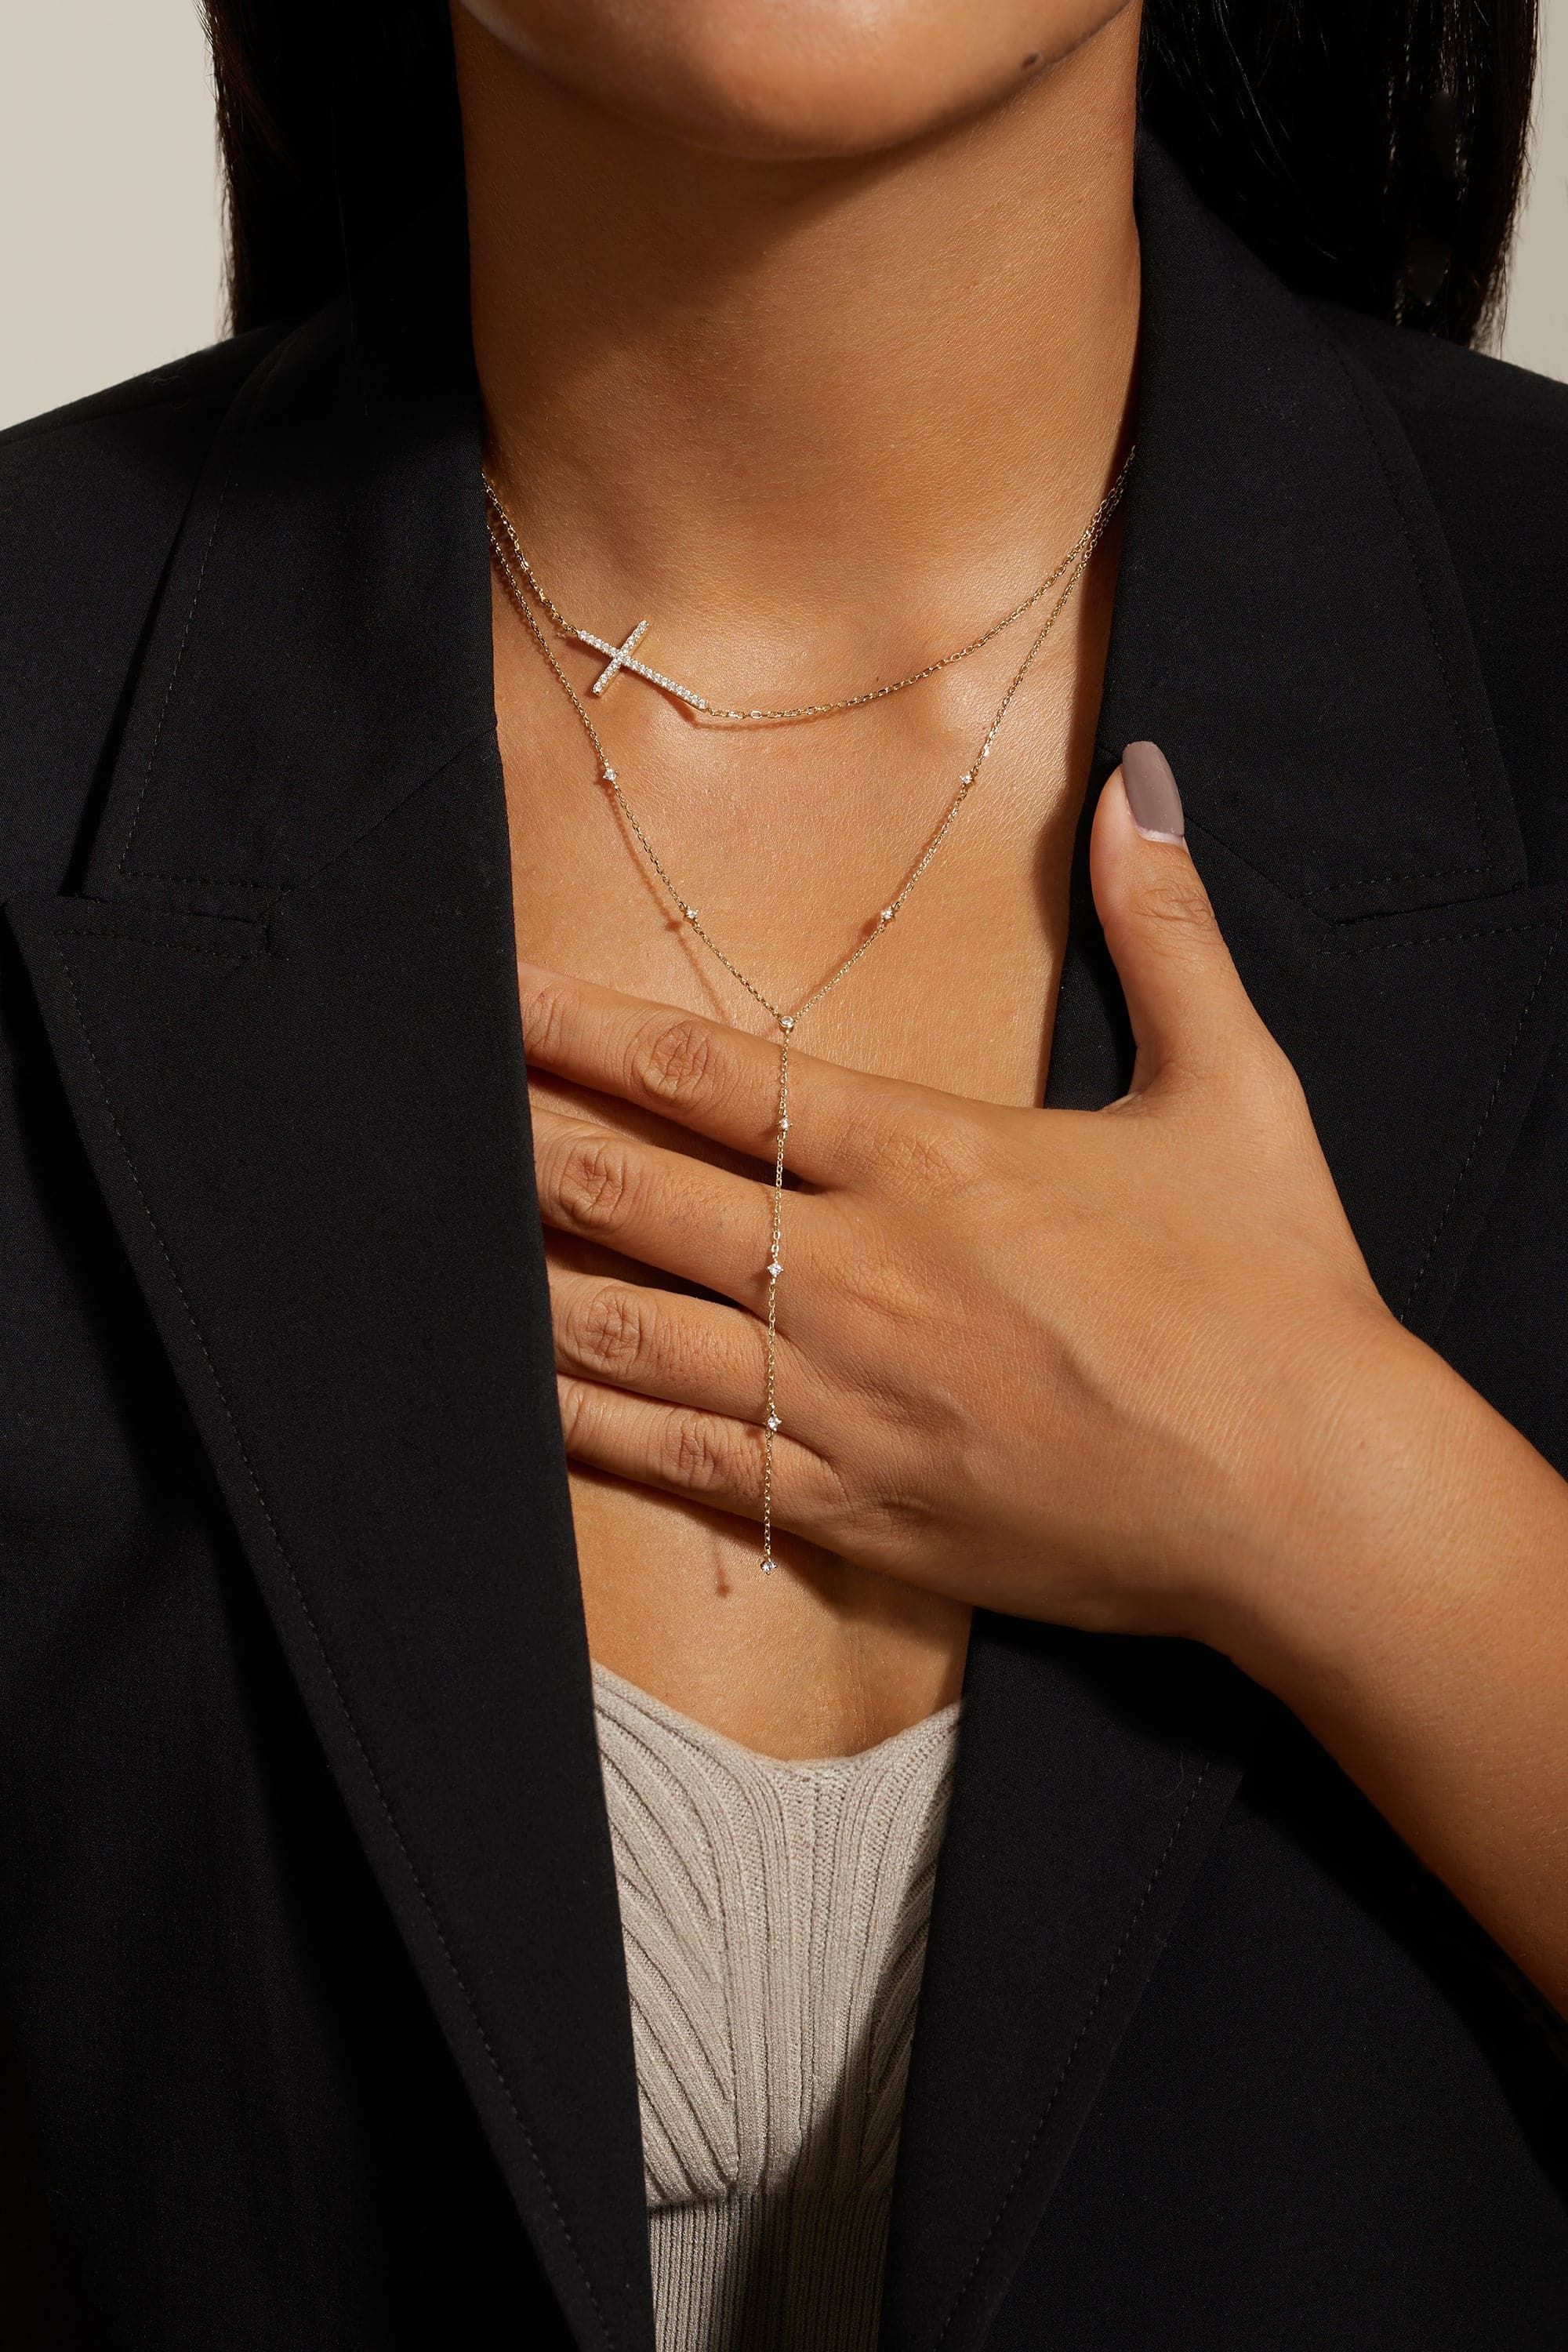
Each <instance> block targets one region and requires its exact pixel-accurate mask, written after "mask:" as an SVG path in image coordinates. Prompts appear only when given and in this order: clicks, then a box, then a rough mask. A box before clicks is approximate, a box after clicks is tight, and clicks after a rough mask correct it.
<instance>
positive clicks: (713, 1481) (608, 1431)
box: [555, 1372, 841, 1545]
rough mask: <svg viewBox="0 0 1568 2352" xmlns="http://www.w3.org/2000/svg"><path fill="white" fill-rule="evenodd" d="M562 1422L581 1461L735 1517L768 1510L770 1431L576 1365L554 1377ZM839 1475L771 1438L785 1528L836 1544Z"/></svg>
mask: <svg viewBox="0 0 1568 2352" xmlns="http://www.w3.org/2000/svg"><path fill="white" fill-rule="evenodd" d="M555 1385H556V1389H557V1391H558V1393H559V1395H560V1399H561V1427H562V1431H563V1435H564V1437H565V1440H566V1451H567V1453H568V1454H569V1455H570V1456H571V1458H572V1460H573V1461H574V1462H581V1463H583V1464H584V1465H585V1466H587V1467H588V1468H590V1469H594V1470H608V1471H610V1472H612V1473H613V1474H614V1475H616V1477H618V1478H630V1479H632V1480H633V1481H634V1482H635V1483H636V1484H637V1486H657V1487H658V1488H660V1489H661V1490H662V1491H663V1492H664V1493H666V1494H671V1495H685V1496H689V1498H690V1499H691V1501H693V1502H698V1503H707V1504H709V1505H710V1507H712V1508H713V1509H715V1510H721V1511H732V1512H733V1513H734V1514H735V1515H736V1517H739V1518H743V1519H760V1518H761V1517H762V1516H763V1433H762V1431H761V1429H760V1428H758V1427H757V1426H756V1425H755V1424H754V1423H750V1422H745V1421H736V1420H731V1419H730V1418H729V1416H728V1415H726V1414H723V1413H718V1412H703V1411H702V1410H701V1409H700V1407H698V1406H694V1405H680V1404H662V1403H657V1402H654V1401H653V1400H652V1399H650V1398H647V1397H639V1396H627V1395H626V1394H625V1393H623V1392H622V1391H619V1390H617V1389H610V1388H602V1387H600V1386H598V1385H597V1384H596V1383H595V1382H594V1381H583V1380H578V1379H576V1378H574V1376H573V1375H572V1374H570V1373H564V1372H563V1373H560V1374H558V1375H557V1377H556V1383H555ZM840 1500H841V1497H840V1496H839V1492H838V1486H837V1480H836V1479H835V1477H834V1475H833V1473H832V1471H831V1470H830V1469H829V1468H828V1466H827V1465H826V1463H825V1462H824V1461H823V1460H822V1458H821V1456H820V1455H818V1454H814V1453H813V1452H812V1451H811V1450H810V1448H809V1447H808V1446H805V1445H800V1444H796V1443H795V1440H794V1439H793V1438H790V1437H788V1436H787V1435H781V1436H778V1437H776V1438H775V1439H774V1441H773V1516H774V1517H775V1519H776V1520H777V1522H778V1524H779V1525H780V1527H784V1528H790V1529H792V1530H793V1532H794V1533H795V1534H796V1535H802V1536H805V1537H806V1538H808V1539H810V1540H811V1541H813V1542H817V1543H827V1544H829V1545H831V1541H832V1531H833V1528H834V1525H835V1512H836V1507H837V1505H838V1504H839V1502H840Z"/></svg>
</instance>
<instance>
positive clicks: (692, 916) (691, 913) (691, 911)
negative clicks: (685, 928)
mask: <svg viewBox="0 0 1568 2352" xmlns="http://www.w3.org/2000/svg"><path fill="white" fill-rule="evenodd" d="M686 919H687V921H688V922H689V923H694V922H695V921H696V920H697V909H696V908H695V907H688V908H687V909H686Z"/></svg>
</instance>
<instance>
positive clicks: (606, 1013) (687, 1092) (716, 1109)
mask: <svg viewBox="0 0 1568 2352" xmlns="http://www.w3.org/2000/svg"><path fill="white" fill-rule="evenodd" d="M518 978H519V986H520V992H521V1003H522V1029H523V1041H524V1044H525V1045H526V1046H527V1050H528V1058H529V1060H530V1061H531V1062H532V1063H534V1064H536V1065H537V1066H539V1067H540V1068H542V1069H546V1070H550V1071H552V1072H553V1073H554V1074H555V1076H558V1077H563V1078H568V1079H572V1080H574V1081H575V1083H576V1084H578V1085H579V1086H585V1087H593V1088H595V1091H596V1092H598V1093H600V1094H606V1095H617V1096H619V1097H621V1099H622V1100H623V1101H626V1102H631V1103H637V1104H639V1105H641V1106H642V1107H643V1108H645V1109H647V1110H655V1111H659V1112H662V1113H663V1115H664V1116H665V1117H666V1118H673V1119H678V1120H679V1122H680V1124H681V1125H682V1126H683V1127H690V1128H694V1129H696V1130H697V1131H698V1133H699V1134H701V1135H708V1136H711V1137H712V1138H713V1139H714V1141H715V1142H717V1143H726V1144H729V1145H731V1147H732V1148H733V1149H734V1150H738V1151H744V1152H746V1153H748V1154H750V1155H751V1156H752V1158H753V1159H758V1160H764V1161H767V1162H769V1163H771V1162H772V1160H773V1150H774V1145H775V1141H776V1139H777V1135H778V1100H779V1045H780V1044H781V1043H782V1038H781V1037H779V1036H776V1035H775V1036H773V1037H752V1036H748V1035H747V1034H745V1033H744V1032H743V1031H742V1030H739V1029H727V1028H726V1027H725V1026H724V1025H723V1024H722V1023H721V1022H718V1021H709V1020H706V1019H704V1018H703V1016H702V1015H701V1014H700V1013H682V1012H680V1011H679V1010H678V1009H677V1008H676V1007H675V1006H674V1005H669V1004H650V1003H647V1002H646V1001H645V1000H643V999H642V998H640V997H633V996H621V995H618V994H617V993H616V992H615V991H614V990H613V989H608V988H596V987H594V986H593V985H591V984H590V983H589V982H586V981H580V980H573V979H571V978H570V977H569V976H568V975H567V974H565V973H563V972H557V971H542V970H540V969H539V968H538V967H537V966H535V965H531V964H520V965H519V966H518ZM789 1065H790V1103H789V1132H788V1134H787V1136H786V1138H785V1150H784V1159H785V1161H786V1164H787V1165H788V1166H789V1167H790V1168H791V1169H793V1170H794V1171H795V1173H796V1174H798V1175H801V1176H804V1177H805V1179H806V1180H807V1181H808V1182H810V1183H814V1184H834V1183H843V1182H847V1181H850V1180H851V1179H852V1178H853V1177H854V1176H855V1175H857V1174H858V1173H859V1172H860V1171H862V1170H863V1169H864V1168H865V1167H866V1166H867V1165H868V1163H869V1162H871V1161H874V1160H875V1158H876V1156H877V1152H876V1139H877V1137H878V1134H879V1132H880V1131H882V1130H884V1129H889V1127H891V1126H892V1125H894V1124H896V1123H897V1122H898V1120H899V1119H900V1116H901V1115H902V1116H906V1117H907V1116H909V1115H910V1114H912V1113H914V1112H916V1111H918V1108H919V1106H920V1104H921V1100H922V1098H923V1097H924V1095H925V1089H923V1088H921V1087H905V1086H902V1085H900V1083H899V1081H898V1080H897V1079H893V1078H879V1077H869V1076H866V1075H865V1074H864V1073H862V1072H860V1071H858V1070H843V1069H840V1068H838V1067H837V1065H835V1064H834V1063H831V1062H821V1061H818V1060H817V1059H816V1056H815V1055H809V1054H802V1053H799V1052H797V1051H796V1050H795V1046H794V1045H793V1044H792V1045H791V1047H790V1057H789ZM935 1099H938V1100H940V1099H942V1097H935ZM657 1263H658V1264H661V1265H662V1264H664V1263H666V1261H664V1260H662V1259H660V1260H658V1261H657Z"/></svg>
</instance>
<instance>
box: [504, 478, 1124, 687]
mask: <svg viewBox="0 0 1568 2352" xmlns="http://www.w3.org/2000/svg"><path fill="white" fill-rule="evenodd" d="M1122 471H1123V473H1125V471H1126V468H1125V467H1123V469H1122ZM484 485H485V502H486V504H487V506H488V507H489V513H490V521H491V526H492V529H499V530H500V534H501V536H502V537H503V538H504V540H505V541H506V543H507V546H508V549H509V551H510V556H511V560H512V562H513V563H514V564H515V565H516V567H517V570H518V572H520V573H521V577H522V579H523V580H524V581H525V582H526V583H527V586H528V590H529V593H530V594H531V596H532V598H533V600H534V603H535V604H538V606H539V608H540V610H541V611H542V613H544V614H547V616H548V617H549V619H550V621H551V623H552V625H553V626H554V628H555V629H556V631H557V632H558V634H559V635H562V636H563V637H573V638H575V640H576V641H577V643H578V644H579V645H584V646H590V647H591V648H592V649H593V651H594V652H595V653H600V654H603V655H604V656H605V667H604V668H603V669H602V670H601V671H600V673H599V675H598V677H596V678H595V680H594V683H593V685H592V686H591V687H590V688H589V689H588V690H589V692H590V693H591V694H592V695H594V696H595V697H597V696H599V695H602V694H603V693H604V691H605V688H606V687H609V686H611V685H613V684H614V682H615V680H616V678H617V677H620V675H621V674H622V672H623V671H625V672H626V675H627V676H628V677H640V678H643V679H645V680H646V681H647V684H648V685H649V686H657V687H658V688H660V690H661V691H662V692H663V693H665V694H668V695H671V696H673V698H674V699H675V700H676V701H677V702H683V703H685V704H686V706H687V708H688V709H691V710H696V711H700V713H701V714H702V716H703V717H704V718H706V719H719V720H731V721H737V720H739V721H749V720H752V719H757V720H780V719H826V718H828V717H829V716H831V714H832V713H833V712H835V711H837V710H858V709H860V708H861V707H862V706H863V705H864V704H866V703H868V702H880V701H881V700H882V699H883V698H885V697H886V696H888V695H889V694H902V693H903V692H904V690H905V689H906V688H908V687H911V686H921V685H923V684H924V682H925V680H926V679H927V678H928V677H935V676H936V675H937V673H938V671H939V670H944V669H949V668H951V667H952V664H953V663H954V662H961V661H967V660H968V658H969V656H970V655H971V654H977V653H979V651H980V650H981V648H982V646H988V645H989V644H990V643H991V640H992V638H993V637H999V636H1000V635H1001V634H1002V632H1003V630H1004V629H1010V628H1011V627H1012V625H1013V624H1014V622H1015V621H1021V620H1022V619H1023V617H1024V615H1025V614H1026V613H1029V612H1032V611H1033V610H1034V608H1035V606H1036V605H1037V604H1038V603H1039V602H1040V599H1041V598H1042V597H1043V596H1046V595H1048V594H1049V593H1050V591H1051V590H1052V589H1053V588H1054V587H1055V586H1056V584H1057V583H1058V580H1060V579H1061V578H1062V576H1063V574H1064V573H1065V572H1068V570H1070V568H1071V567H1072V565H1073V564H1074V563H1075V562H1077V561H1078V560H1079V557H1080V556H1082V555H1084V554H1086V553H1088V552H1089V551H1092V549H1093V546H1094V543H1095V541H1097V540H1098V539H1099V537H1100V532H1101V531H1102V530H1104V529H1105V525H1106V523H1107V521H1108V520H1109V519H1110V511H1111V509H1112V507H1113V506H1114V505H1115V502H1116V500H1117V499H1118V498H1119V497H1120V496H1121V476H1120V475H1119V476H1118V477H1117V480H1116V482H1115V484H1114V485H1113V486H1112V488H1111V490H1110V492H1109V493H1108V495H1107V496H1106V498H1104V499H1101V501H1100V505H1099V506H1098V507H1097V508H1096V509H1095V511H1094V513H1093V514H1092V515H1091V516H1090V518H1089V522H1088V523H1087V524H1086V525H1085V527H1084V529H1083V530H1082V531H1081V532H1080V533H1079V537H1078V539H1077V540H1076V541H1074V543H1073V545H1072V546H1071V547H1070V548H1069V549H1068V551H1067V553H1066V554H1065V555H1064V556H1063V558H1062V560H1061V562H1059V563H1058V565H1057V567H1056V570H1055V571H1054V572H1047V575H1046V577H1045V579H1043V580H1042V581H1041V583H1040V584H1039V586H1038V587H1037V588H1031V589H1030V591H1029V593H1028V594H1027V595H1026V597H1025V598H1024V600H1023V602H1022V603H1021V604H1015V605H1014V607H1013V609H1012V611H1011V612H1010V613H1004V614H1002V616H1001V618H1000V620H996V621H993V622H992V623H991V625H990V627H989V628H986V629H983V630H982V631H981V633H980V635H978V636H977V637H971V638H970V639H969V641H968V643H967V644H966V645H962V646H955V647H954V649H953V650H952V653H948V654H942V655H941V656H939V658H938V659H937V660H935V661H930V662H927V663H926V665H925V667H924V668H923V669H912V670H910V673H909V675H908V676H907V677H898V678H894V679H892V680H891V681H890V682H889V684H887V685H885V686H873V687H868V688H866V690H865V691H864V692H863V693H860V694H846V695H843V696H841V697H840V698H838V700H837V701H836V702H802V703H798V704H795V706H794V707H792V708H789V709H779V710H767V709H757V710H738V709H737V710H731V709H726V708H725V707H724V706H723V705H722V704H721V703H719V702H716V701H715V700H714V699H713V698H712V697H711V696H710V695H705V694H701V693H699V691H698V690H697V688H695V687H690V686H682V685H680V684H679V682H678V681H677V680H676V679H675V678H673V677H668V676H667V675H666V673H665V672H664V671H663V670H661V669H654V668H652V667H650V666H649V665H648V664H647V662H643V661H638V659H637V647H638V646H640V645H641V643H642V641H643V638H644V637H645V636H646V635H647V629H648V624H647V621H646V620H644V621H639V622H638V623H637V626H636V628H635V629H633V630H632V631H631V632H630V634H629V635H627V636H625V637H623V638H622V640H621V642H620V644H619V645H615V644H612V642H611V641H610V639H609V638H608V637H601V636H596V635H595V633H594V631H593V630H592V629H583V628H579V627H578V626H577V625H576V623H575V622H574V621H569V620H568V619H567V618H566V615H565V614H564V613H563V611H562V610H561V607H560V606H559V604H556V603H555V601H554V599H553V598H552V596H551V595H550V594H549V593H548V591H547V590H546V589H545V588H544V587H543V585H542V583H541V581H540V578H539V574H538V573H537V572H535V570H534V568H533V566H532V564H531V562H529V559H528V557H527V556H526V555H525V554H524V553H523V551H522V542H521V540H520V539H519V537H518V534H517V526H516V525H515V523H514V522H513V521H512V519H511V517H510V514H509V513H508V512H507V509H506V506H505V503H504V502H503V500H502V499H501V495H500V491H499V490H498V489H497V488H496V486H495V484H494V482H493V481H492V480H491V479H490V477H489V473H488V472H487V473H486V474H485V476H484Z"/></svg>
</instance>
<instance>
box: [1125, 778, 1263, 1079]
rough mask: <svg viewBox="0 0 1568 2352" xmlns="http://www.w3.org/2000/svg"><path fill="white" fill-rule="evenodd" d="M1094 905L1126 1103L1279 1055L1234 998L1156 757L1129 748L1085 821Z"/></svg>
mask: <svg viewBox="0 0 1568 2352" xmlns="http://www.w3.org/2000/svg"><path fill="white" fill-rule="evenodd" d="M1089 863H1090V871H1091V874H1092V877H1093V882H1094V898H1095V905H1096V908H1097V909H1098V911H1099V914H1100V921H1101V923H1102V925H1103V926H1104V929H1105V936H1106V942H1107V944H1108V946H1109V947H1110V952H1111V954H1112V956H1113V957H1114V958H1115V960H1116V970H1117V974H1118V977H1119V978H1120V980H1121V986H1122V992H1123V993H1124V994H1125V996H1126V999H1127V1010H1128V1013H1129V1016H1130V1017H1131V1023H1132V1034H1133V1035H1134V1037H1135V1038H1136V1039H1137V1043H1138V1067H1137V1074H1136V1076H1135V1077H1134V1080H1133V1091H1134V1092H1135V1093H1138V1092H1142V1090H1143V1089H1144V1088H1145V1087H1148V1086H1150V1085H1152V1083H1153V1081H1154V1080H1155V1079H1156V1078H1158V1077H1159V1076H1161V1075H1162V1074H1163V1073H1170V1074H1184V1075H1186V1076H1194V1077H1198V1078H1212V1077H1215V1076H1221V1075H1224V1074H1226V1073H1228V1072H1231V1071H1233V1070H1235V1069H1236V1068H1237V1066H1238V1060H1249V1059H1250V1058H1251V1056H1252V1055H1253V1054H1254V1053H1255V1052H1256V1053H1257V1054H1258V1055H1263V1054H1264V1053H1265V1052H1268V1053H1274V1052H1276V1051H1277V1049H1276V1048H1274V1047H1273V1045H1272V1041H1271V1040H1270V1039H1269V1036H1268V1031H1267V1030H1266V1029H1265V1027H1264V1025H1263V1023H1262V1022H1261V1020H1260V1019H1259V1018H1258V1013H1257V1012H1256V1011H1255V1010H1254V1007H1253V1004H1252V1002H1251V999H1250V998H1249V997H1248V995H1247V991H1246V989H1245V988H1244V987H1243V986H1242V982H1241V977H1240V975H1239V973H1238V972H1237V969H1236V966H1235V964H1234V963H1233V962H1232V961H1231V956H1230V950H1229V949H1228V948H1227V947H1226V943H1225V940H1224V938H1223V937H1222V935H1221V932H1220V928H1219V925H1218V923H1217V922H1216V921H1215V913H1214V908H1212V907H1211V906H1210V904H1209V900H1208V894H1207V892H1206V891H1205V888H1204V886H1203V883H1202V882H1201V880H1200V879H1199V877H1198V872H1197V868H1196V867H1195V866H1194V864H1193V861H1192V857H1191V856H1190V854H1189V852H1188V850H1187V846H1186V839H1185V825H1184V818H1183V814H1182V803H1181V796H1180V794H1179V793H1178V792H1177V789H1176V782H1175V778H1174V777H1173V774H1172V772H1171V769H1170V764H1169V762H1168V761H1166V759H1165V756H1164V754H1163V752H1162V751H1161V750H1160V749H1159V747H1158V745H1157V744H1154V743H1129V745H1128V746H1127V749H1126V751H1124V752H1123V753H1122V756H1121V767H1120V768H1119V769H1118V771H1117V772H1116V773H1115V774H1114V775H1113V776H1111V777H1110V779H1109V781H1108V782H1107V783H1106V786H1105V789H1104V791H1103V793H1101V794H1100V805H1099V807H1098V808H1097V809H1096V811H1095V817H1094V831H1093V835H1092V839H1091V845H1090V859H1089Z"/></svg>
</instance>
